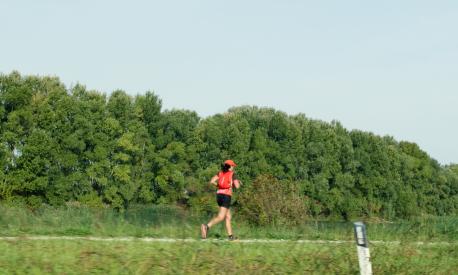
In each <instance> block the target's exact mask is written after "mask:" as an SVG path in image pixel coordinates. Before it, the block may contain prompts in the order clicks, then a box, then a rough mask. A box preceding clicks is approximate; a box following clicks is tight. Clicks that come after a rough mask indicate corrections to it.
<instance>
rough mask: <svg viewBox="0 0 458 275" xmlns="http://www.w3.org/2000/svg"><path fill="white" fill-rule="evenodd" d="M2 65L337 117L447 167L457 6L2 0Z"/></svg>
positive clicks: (451, 158) (203, 109)
mask: <svg viewBox="0 0 458 275" xmlns="http://www.w3.org/2000/svg"><path fill="white" fill-rule="evenodd" d="M0 26H1V32H0V34H1V35H0V72H1V73H9V72H11V71H12V70H18V71H20V72H21V73H22V74H39V75H56V76H59V77H60V78H61V80H62V81H63V82H64V83H66V84H67V85H68V86H70V85H73V84H75V83H77V82H80V83H82V84H85V85H86V86H87V87H88V88H90V89H96V90H99V91H101V92H105V93H110V92H111V91H113V90H114V89H118V88H120V89H123V90H125V91H127V92H128V93H130V94H132V95H135V94H138V93H144V92H145V91H146V90H152V91H154V92H155V93H156V94H158V95H159V96H160V97H161V99H162V100H163V105H164V107H165V108H166V109H170V108H185V109H191V110H194V111H197V113H199V115H201V116H202V117H205V116H208V115H212V114H215V113H221V112H225V111H226V110H227V109H228V108H229V107H232V106H239V105H245V104H248V105H257V106H269V107H274V108H276V109H279V110H282V111H285V112H287V113H289V114H296V113H305V114H306V115H307V116H308V117H311V118H316V119H321V120H325V121H331V120H333V119H336V120H339V121H340V122H341V123H342V124H343V125H344V126H345V127H347V128H349V129H361V130H366V131H371V132H374V133H376V134H380V135H391V136H394V137H395V138H396V139H398V140H408V141H413V142H416V143H418V144H419V145H420V146H421V148H422V149H424V150H425V151H427V152H428V153H429V154H430V155H431V156H432V157H433V158H435V159H437V160H438V161H439V162H441V163H443V164H447V163H450V162H455V163H456V162H458V146H457V142H456V141H457V140H458V128H457V126H456V125H457V121H458V110H457V108H456V107H457V104H458V75H457V74H458V2H457V1H440V0H439V1H420V0H415V1H410V0H409V1H367V0H366V1H350V0H349V1H293V0H283V1H280V0H277V1H268V0H263V1H249V0H246V1H238V0H237V1H236V0H232V1H217V0H213V1H210V0H209V1H192V0H187V1H184V0H183V1H175V0H168V1H135V0H132V1H113V0H103V1H102V0H73V1H70V0H68V1H65V0H41V1H38V0H35V1H34V0H30V1H24V0H14V1H13V0H11V1H10V0H0Z"/></svg>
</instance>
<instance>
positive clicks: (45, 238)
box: [0, 236, 458, 246]
mask: <svg viewBox="0 0 458 275" xmlns="http://www.w3.org/2000/svg"><path fill="white" fill-rule="evenodd" d="M0 240H1V241H28V240H31V241H52V240H70V241H98V242H134V241H137V242H158V243H179V242H186V243H192V242H227V240H225V239H207V240H200V239H191V238H187V239H174V238H134V237H114V238H107V237H73V236H21V237H0ZM236 242H238V243H310V244H344V243H354V241H336V240H281V239H280V240H271V239H241V240H237V241H236ZM369 243H372V244H386V245H400V244H402V242H400V241H369ZM407 243H408V244H414V245H430V246H449V245H452V246H454V245H458V242H407Z"/></svg>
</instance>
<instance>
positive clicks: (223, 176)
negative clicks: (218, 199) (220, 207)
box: [216, 171, 234, 196]
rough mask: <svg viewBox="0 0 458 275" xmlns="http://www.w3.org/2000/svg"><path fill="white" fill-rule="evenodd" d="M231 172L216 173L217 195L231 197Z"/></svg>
mask: <svg viewBox="0 0 458 275" xmlns="http://www.w3.org/2000/svg"><path fill="white" fill-rule="evenodd" d="M233 175H234V172H233V171H227V172H222V171H221V172H219V173H218V191H217V192H216V193H217V194H225V195H229V196H232V176H233Z"/></svg>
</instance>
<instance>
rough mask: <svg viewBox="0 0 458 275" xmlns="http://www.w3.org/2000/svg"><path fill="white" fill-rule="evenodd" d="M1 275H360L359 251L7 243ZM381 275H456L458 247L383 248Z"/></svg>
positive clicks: (0, 256)
mask: <svg viewBox="0 0 458 275" xmlns="http://www.w3.org/2000/svg"><path fill="white" fill-rule="evenodd" d="M0 251H2V253H0V274H359V271H358V269H359V267H358V260H357V253H356V249H355V247H354V245H353V244H325V245H323V244H298V243H270V244H266V243H251V244H245V243H237V242H236V243H234V242H219V243H212V242H193V243H185V242H177V243H145V242H136V241H134V242H92V241H70V240H52V241H28V240H20V241H0ZM371 254H372V267H373V270H374V274H456V270H458V261H456V259H457V258H458V250H457V246H444V247H437V246H412V245H405V246H395V247H391V246H388V245H377V246H374V247H373V249H372V250H371Z"/></svg>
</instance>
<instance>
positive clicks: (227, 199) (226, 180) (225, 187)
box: [200, 159, 241, 240]
mask: <svg viewBox="0 0 458 275" xmlns="http://www.w3.org/2000/svg"><path fill="white" fill-rule="evenodd" d="M235 166H237V164H235V162H234V161H233V160H230V159H229V160H226V161H225V162H224V163H223V165H222V169H221V171H220V172H219V173H218V174H217V175H215V176H213V177H212V178H211V180H210V184H212V185H215V186H216V187H218V191H217V192H216V202H217V203H218V206H219V212H218V215H217V216H216V217H214V218H213V219H211V220H210V222H208V223H207V224H202V225H201V227H200V231H201V234H202V239H206V238H207V234H208V231H209V230H210V228H211V227H212V226H214V225H215V224H218V223H219V222H222V221H223V220H226V231H227V235H228V236H229V240H234V239H236V238H235V237H234V235H233V234H232V226H231V210H230V207H231V197H232V187H233V186H234V187H235V188H237V189H238V188H240V185H241V182H240V181H239V180H238V179H237V177H236V176H235V173H234V168H235Z"/></svg>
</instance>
